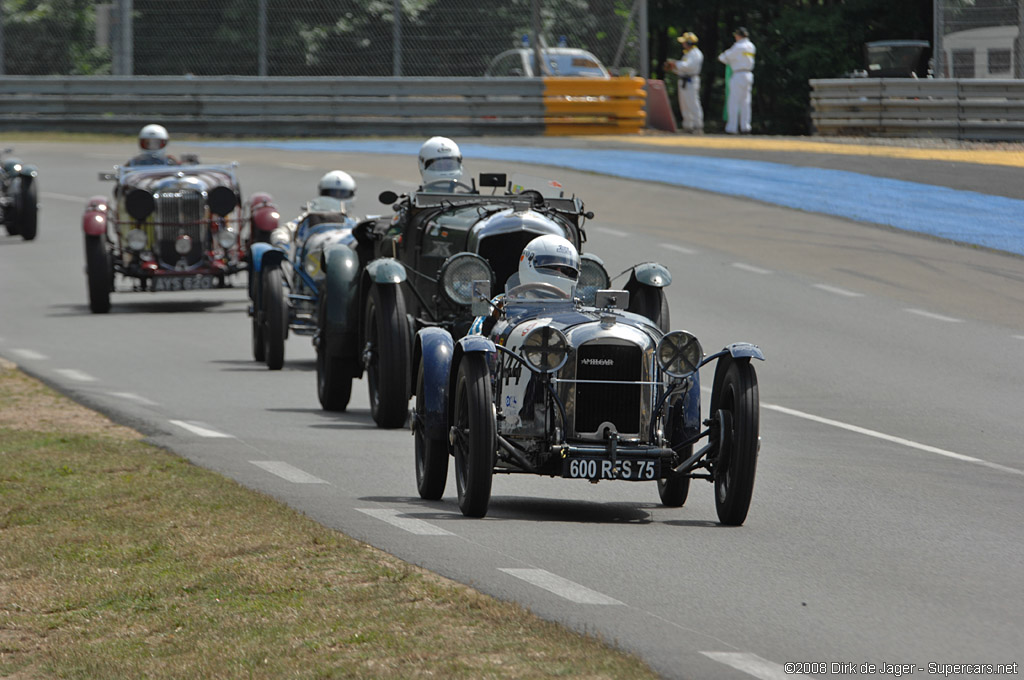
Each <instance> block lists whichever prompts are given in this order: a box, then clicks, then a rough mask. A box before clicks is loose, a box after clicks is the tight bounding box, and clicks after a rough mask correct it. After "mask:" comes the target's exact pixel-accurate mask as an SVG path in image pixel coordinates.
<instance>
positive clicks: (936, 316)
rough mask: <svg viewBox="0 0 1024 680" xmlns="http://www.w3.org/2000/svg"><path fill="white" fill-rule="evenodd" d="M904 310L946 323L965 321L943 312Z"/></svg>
mask: <svg viewBox="0 0 1024 680" xmlns="http://www.w3.org/2000/svg"><path fill="white" fill-rule="evenodd" d="M904 311H906V312H910V313H911V314H917V315H918V316H923V317H924V318H926V319H933V320H935V321H945V322H946V323H963V322H964V320H963V319H954V318H953V317H951V316H943V315H941V314H936V313H934V312H926V311H925V310H923V309H912V308H907V309H905V310H904Z"/></svg>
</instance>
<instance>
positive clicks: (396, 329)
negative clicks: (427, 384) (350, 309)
mask: <svg viewBox="0 0 1024 680" xmlns="http://www.w3.org/2000/svg"><path fill="white" fill-rule="evenodd" d="M364 328H365V329H366V351H367V353H368V357H369V360H368V361H367V362H366V383H367V385H368V386H369V390H370V413H371V414H372V415H373V420H374V422H376V423H377V426H378V427H384V428H394V427H402V426H404V425H405V419H406V416H408V414H409V344H410V343H409V324H408V321H407V319H406V314H405V298H404V297H402V291H401V290H400V289H399V287H398V286H397V285H383V286H381V285H374V286H373V287H372V288H371V289H370V297H369V299H368V300H367V302H366V325H365V326H364Z"/></svg>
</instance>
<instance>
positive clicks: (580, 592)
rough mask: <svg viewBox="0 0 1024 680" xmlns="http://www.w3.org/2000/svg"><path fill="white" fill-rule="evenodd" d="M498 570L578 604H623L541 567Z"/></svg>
mask: <svg viewBox="0 0 1024 680" xmlns="http://www.w3.org/2000/svg"><path fill="white" fill-rule="evenodd" d="M498 571H503V572H505V573H506V574H508V575H509V576H515V577H516V578H518V579H522V580H524V581H526V582H527V583H530V584H532V585H535V586H537V587H538V588H543V589H544V590H547V591H549V592H552V593H554V594H555V595H558V596H559V597H564V598H565V599H567V600H569V601H570V602H577V603H579V604H618V605H621V604H623V603H622V602H619V601H618V600H616V599H615V598H613V597H608V596H607V595H605V594H603V593H599V592H597V591H596V590H591V589H590V588H587V587H586V586H581V585H580V584H579V583H575V582H573V581H570V580H568V579H564V578H562V577H561V576H557V575H555V574H552V573H551V572H550V571H545V570H543V569H498Z"/></svg>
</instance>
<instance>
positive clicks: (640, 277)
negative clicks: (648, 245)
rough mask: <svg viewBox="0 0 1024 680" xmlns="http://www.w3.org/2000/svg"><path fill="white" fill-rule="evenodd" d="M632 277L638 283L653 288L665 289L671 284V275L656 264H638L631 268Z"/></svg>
mask: <svg viewBox="0 0 1024 680" xmlns="http://www.w3.org/2000/svg"><path fill="white" fill-rule="evenodd" d="M633 276H634V277H635V278H636V280H637V281H639V282H640V283H642V284H644V285H646V286H652V287H654V288H665V287H667V286H668V285H669V284H671V283H672V273H671V272H669V270H668V268H667V267H665V266H664V265H661V264H658V263H657V262H645V263H643V264H638V265H637V266H635V267H633Z"/></svg>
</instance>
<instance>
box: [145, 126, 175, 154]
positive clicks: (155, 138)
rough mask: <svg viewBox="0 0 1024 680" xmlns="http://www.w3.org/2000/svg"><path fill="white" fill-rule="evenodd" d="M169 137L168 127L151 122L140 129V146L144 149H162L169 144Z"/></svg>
mask: <svg viewBox="0 0 1024 680" xmlns="http://www.w3.org/2000/svg"><path fill="white" fill-rule="evenodd" d="M168 139H169V136H168V135H167V128H165V127H164V126H163V125H156V124H153V123H151V124H149V125H147V126H146V127H144V128H142V130H140V131H139V148H140V149H142V150H143V151H160V150H161V149H163V148H164V147H165V146H167V140H168Z"/></svg>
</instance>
